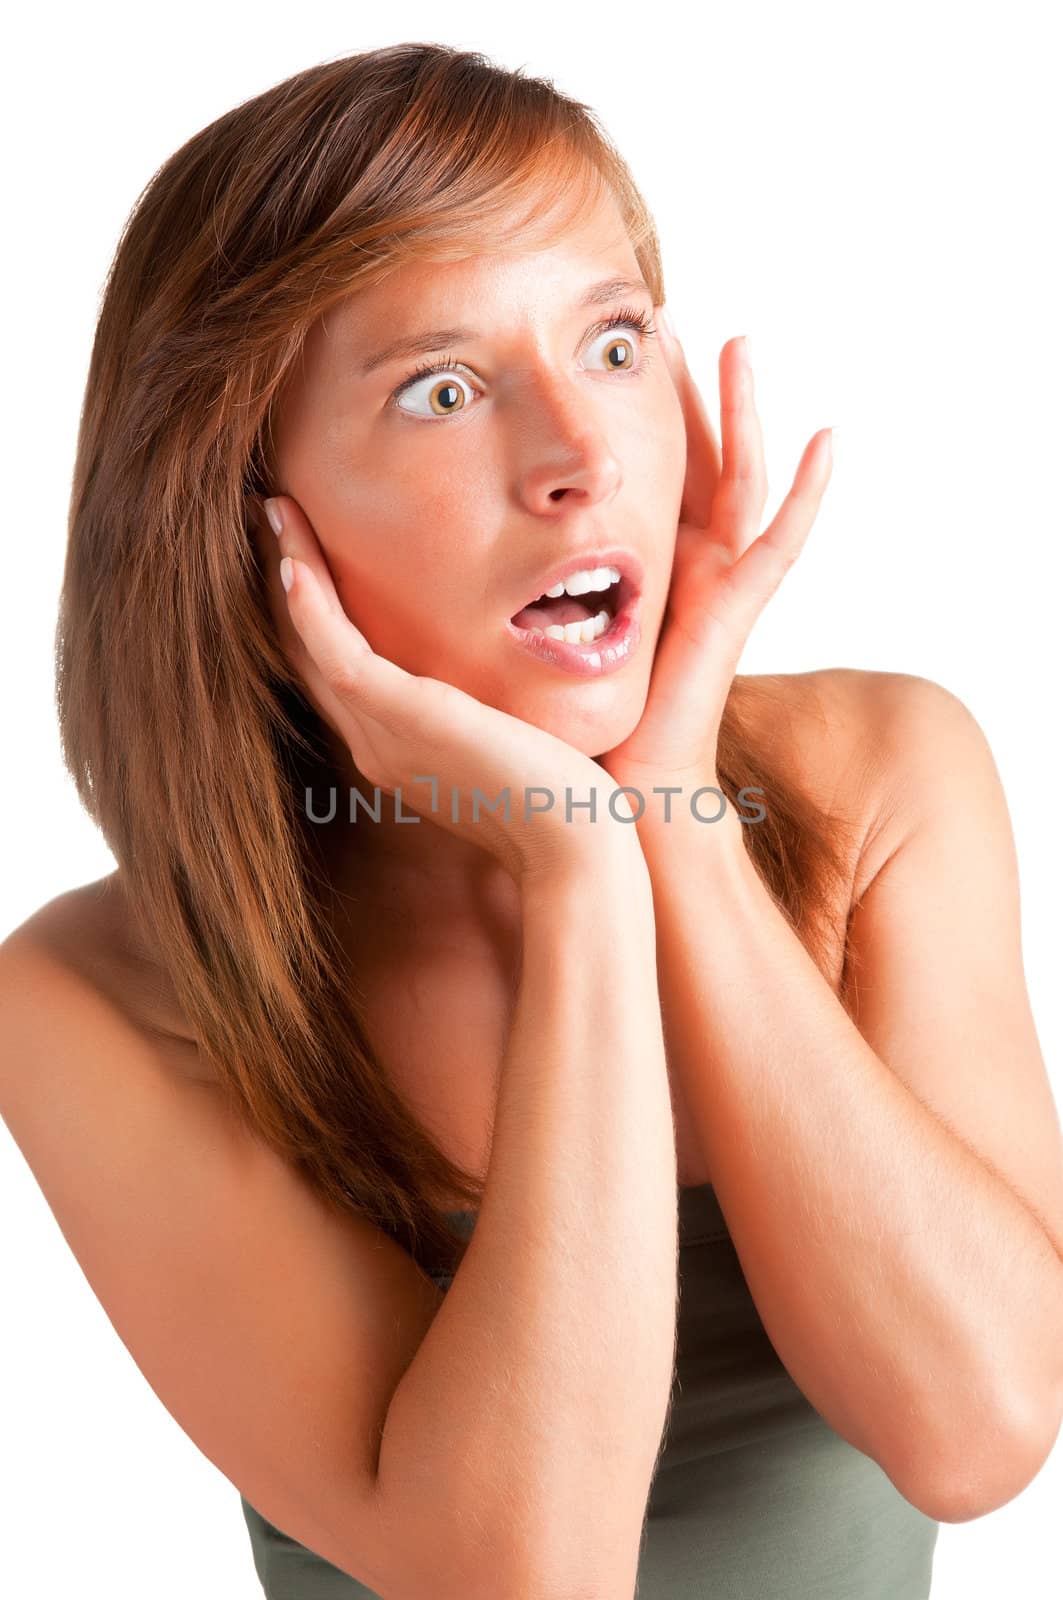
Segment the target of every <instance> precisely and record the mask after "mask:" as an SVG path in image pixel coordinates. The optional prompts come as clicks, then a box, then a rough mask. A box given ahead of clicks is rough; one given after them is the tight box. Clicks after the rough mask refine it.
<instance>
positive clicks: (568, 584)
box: [540, 567, 620, 600]
mask: <svg viewBox="0 0 1063 1600" xmlns="http://www.w3.org/2000/svg"><path fill="white" fill-rule="evenodd" d="M619 582H620V569H619V568H618V567H583V568H581V569H580V571H579V572H570V573H569V575H568V577H567V578H562V580H561V582H560V583H555V584H554V586H553V588H552V589H547V590H546V594H545V596H540V598H541V599H542V598H547V597H548V598H549V599H551V600H556V599H557V598H558V596H559V595H562V594H591V593H595V594H596V593H597V592H598V590H599V589H608V588H609V587H610V585H611V584H614V583H619Z"/></svg>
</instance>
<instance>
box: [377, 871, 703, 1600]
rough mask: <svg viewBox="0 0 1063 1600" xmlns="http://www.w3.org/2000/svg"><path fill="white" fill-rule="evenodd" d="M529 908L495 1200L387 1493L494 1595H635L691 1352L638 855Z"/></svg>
mask: <svg viewBox="0 0 1063 1600" xmlns="http://www.w3.org/2000/svg"><path fill="white" fill-rule="evenodd" d="M522 903H523V957H522V970H521V979H520V988H519V994H518V996H517V1000H516V1007H515V1013H514V1020H513V1026H512V1030H511V1034H510V1039H509V1043H508V1047H507V1050H506V1054H505V1058H504V1062H503V1065H502V1071H501V1078H500V1085H499V1092H498V1101H497V1109H496V1116H495V1123H494V1132H493V1141H492V1147H491V1160H490V1166H489V1170H488V1174H487V1177H486V1180H485V1192H484V1196H483V1201H482V1205H481V1208H480V1213H479V1216H478V1220H477V1223H476V1228H475V1232H474V1234H473V1237H472V1239H471V1240H470V1243H469V1245H468V1248H467V1252H466V1255H465V1257H464V1259H463V1261H462V1263H461V1265H460V1266H459V1268H458V1270H457V1272H456V1273H455V1275H454V1279H453V1282H452V1285H451V1288H450V1290H449V1292H448V1294H447V1296H446V1299H445V1301H444V1302H443V1304H442V1306H441V1308H440V1310H439V1312H438V1313H437V1315H436V1318H435V1320H434V1322H433V1323H432V1326H431V1327H430V1329H429V1332H428V1334H427V1335H426V1337H425V1339H424V1340H423V1343H422V1345H421V1347H420V1349H419V1350H418V1353H417V1355H416V1357H415V1359H414V1361H413V1362H412V1363H411V1365H410V1367H409V1369H408V1370H407V1372H406V1373H405V1374H404V1376H403V1378H402V1381H401V1382H400V1384H399V1386H398V1388H397V1390H396V1392H395V1395H394V1397H393V1399H392V1402H391V1406H390V1409H389V1412H388V1416H387V1421H386V1425H385V1430H384V1436H383V1443H382V1449H381V1455H380V1469H379V1476H380V1485H381V1491H382V1496H383V1499H384V1501H385V1502H387V1500H388V1497H391V1498H392V1501H393V1503H394V1505H395V1506H396V1507H397V1506H399V1505H400V1503H401V1512H400V1513H399V1518H398V1520H399V1522H400V1523H401V1524H402V1525H403V1526H404V1527H405V1528H406V1529H410V1528H411V1527H414V1526H418V1527H423V1528H424V1530H425V1533H426V1537H430V1530H431V1528H432V1527H433V1524H434V1523H436V1524H438V1519H439V1517H440V1516H444V1517H447V1518H450V1519H455V1518H456V1519H458V1525H460V1527H461V1529H462V1530H463V1532H464V1534H465V1535H467V1538H468V1541H469V1549H470V1551H472V1552H474V1555H473V1558H472V1566H473V1568H475V1565H476V1563H475V1552H479V1554H480V1556H481V1558H482V1561H483V1562H484V1563H488V1562H490V1563H492V1566H491V1567H488V1566H486V1565H485V1566H484V1569H483V1570H484V1577H485V1578H487V1579H493V1581H491V1582H488V1584H487V1587H488V1588H489V1589H490V1590H491V1592H492V1593H493V1594H494V1596H496V1600H507V1596H508V1595H509V1593H510V1592H511V1591H512V1595H513V1600H517V1593H518V1589H519V1593H520V1595H521V1596H522V1600H529V1597H534V1596H536V1595H539V1594H542V1595H550V1594H555V1593H556V1594H558V1595H560V1594H570V1595H575V1594H579V1595H581V1596H582V1595H594V1596H601V1597H603V1600H605V1597H609V1600H614V1597H615V1600H630V1596H631V1594H632V1593H633V1590H634V1585H635V1580H636V1573H637V1566H638V1552H639V1544H640V1537H641V1532H642V1526H643V1520H644V1514H645V1507H646V1502H647V1498H648V1494H649V1489H650V1486H651V1482H652V1476H653V1470H654V1467H655V1465H656V1459H657V1453H658V1450H659V1446H660V1442H661V1435H662V1431H663V1427H664V1422H665V1419H666V1415H667V1408H668V1400H669V1394H670V1389H671V1381H672V1373H673V1361H674V1353H675V1352H674V1345H675V1320H676V1270H677V1196H676V1158H675V1142H674V1128H673V1124H672V1114H671V1102H670V1095H669V1088H668V1077H667V1071H666V1067H665V1058H664V1041H663V1034H662V1027H661V1016H660V1007H659V1001H658V992H657V983H656V962H655V933H654V926H653V904H652V893H651V890H650V886H649V879H648V876H647V874H646V870H645V864H644V862H643V860H642V857H641V854H640V853H639V852H638V851H637V849H628V848H627V845H626V844H625V845H624V846H623V847H622V848H617V847H615V846H613V845H609V846H607V847H604V848H603V849H602V850H601V851H600V852H597V858H596V859H594V860H590V861H589V862H588V865H587V867H586V869H580V870H578V871H576V872H572V871H570V870H567V869H566V870H565V871H563V872H562V873H560V875H559V876H558V878H557V879H556V881H551V880H550V879H544V880H540V881H537V882H536V883H535V884H534V885H528V886H527V887H526V889H525V890H524V891H523V902H522ZM454 1526H455V1525H454V1523H453V1522H451V1530H452V1531H454ZM451 1542H452V1541H451ZM507 1585H508V1587H507Z"/></svg>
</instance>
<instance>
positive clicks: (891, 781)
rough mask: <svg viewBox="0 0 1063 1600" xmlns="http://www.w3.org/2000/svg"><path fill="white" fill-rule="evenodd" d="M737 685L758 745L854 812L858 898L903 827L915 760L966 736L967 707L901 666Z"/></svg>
mask: <svg viewBox="0 0 1063 1600" xmlns="http://www.w3.org/2000/svg"><path fill="white" fill-rule="evenodd" d="M740 685H741V688H742V691H743V704H744V706H747V707H748V709H747V711H746V715H747V716H748V717H749V718H750V720H751V724H752V725H753V726H754V727H755V729H756V731H757V736H758V739H760V740H761V741H762V746H763V748H764V749H765V750H767V751H769V752H770V754H771V755H772V757H773V758H774V759H776V760H779V761H781V762H783V763H784V764H785V766H786V768H787V771H788V772H789V773H790V774H791V775H792V776H793V777H794V779H795V780H796V781H797V783H798V784H799V785H800V786H801V787H802V789H804V790H805V792H806V793H809V794H811V795H813V796H814V797H815V798H816V799H817V800H819V801H820V802H822V803H823V804H824V805H826V806H828V807H829V808H831V809H834V810H838V811H840V812H842V813H844V814H845V815H846V816H847V817H849V818H850V819H852V822H853V824H854V829H855V837H856V838H857V839H858V840H859V850H858V860H857V861H856V862H855V863H854V882H853V898H854V899H857V898H859V895H860V893H861V892H862V889H863V888H864V887H865V886H866V885H867V884H868V883H870V881H871V880H872V879H873V878H874V876H875V875H876V873H877V872H878V870H879V868H880V867H881V865H882V864H883V862H884V861H885V860H886V859H887V858H888V857H889V855H890V854H891V853H892V851H893V850H894V849H895V848H896V845H897V843H898V842H899V840H900V838H901V837H902V836H903V835H904V832H905V831H906V830H907V829H908V828H909V827H910V826H911V821H912V818H911V815H910V808H911V804H912V803H913V800H914V798H915V796H916V794H917V793H918V792H919V791H918V790H917V788H916V786H915V785H913V784H912V783H911V782H910V781H909V778H910V776H911V774H912V771H913V768H914V767H916V766H918V765H919V764H920V763H921V762H926V761H928V760H931V759H934V753H935V752H936V753H937V759H939V760H940V759H941V756H942V752H943V748H944V746H945V744H946V743H947V741H948V740H949V739H950V738H953V737H955V736H957V735H958V736H960V737H963V736H964V734H965V733H966V734H967V735H968V736H969V734H970V730H971V728H972V727H974V728H977V724H975V723H974V719H973V718H972V716H971V713H970V712H969V711H968V709H967V707H966V706H965V705H964V703H963V701H962V700H960V699H959V698H958V697H957V696H956V695H955V694H953V693H952V691H951V690H949V689H947V688H945V687H944V686H943V685H942V684H939V683H936V682H934V680H933V679H930V678H923V677H920V676H918V675H917V674H913V673H907V672H879V671H871V670H869V669H865V668H858V667H824V668H821V669H819V670H817V671H814V672H799V673H762V674H757V675H752V676H750V677H747V678H744V679H740Z"/></svg>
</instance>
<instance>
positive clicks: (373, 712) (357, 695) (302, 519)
mask: <svg viewBox="0 0 1063 1600" xmlns="http://www.w3.org/2000/svg"><path fill="white" fill-rule="evenodd" d="M274 504H275V505H276V507H277V510H278V511H279V512H280V514H281V517H282V527H281V532H280V535H279V536H278V546H279V551H280V554H281V556H282V558H283V561H286V562H289V563H290V566H289V567H288V568H287V571H288V576H289V577H290V579H291V583H290V587H288V588H287V589H286V591H285V592H286V598H287V605H288V614H289V616H290V617H291V620H292V624H293V626H294V628H295V630H296V632H297V633H298V635H299V638H300V639H301V640H302V643H303V646H304V648H305V650H306V652H307V656H308V658H309V661H308V668H309V670H307V672H306V676H307V679H308V683H309V684H310V687H312V688H313V689H314V690H315V693H317V694H319V695H321V694H322V692H323V694H324V697H325V700H326V703H327V704H328V706H329V708H330V709H331V710H332V711H333V714H334V715H335V714H339V715H340V716H345V717H346V718H347V721H346V723H345V724H344V730H343V731H344V733H345V736H346V735H347V734H348V733H350V734H351V735H352V736H357V733H358V731H359V730H358V727H357V725H356V724H352V723H351V722H350V718H351V717H352V716H359V715H362V716H370V717H372V718H373V719H374V720H375V721H378V722H384V723H386V724H388V725H390V726H394V725H395V723H396V722H397V721H398V720H399V719H401V718H402V716H403V715H404V713H406V712H407V711H408V707H409V700H410V693H411V687H412V684H413V682H414V679H413V678H412V676H411V674H410V673H408V672H406V671H404V669H403V668H402V667H400V666H398V665H397V664H396V663H395V662H394V661H389V660H388V658H387V657H386V656H381V655H378V654H377V653H376V651H374V650H373V649H372V647H371V646H370V644H369V642H368V640H367V639H366V638H365V636H364V634H363V633H362V632H361V631H360V630H359V629H358V628H357V627H355V625H354V623H353V622H352V621H351V619H350V617H349V616H348V615H347V613H346V611H345V610H344V609H343V606H342V605H341V603H340V599H339V596H338V595H337V593H336V588H335V585H334V584H333V581H332V575H331V573H330V572H329V569H328V565H327V563H326V561H325V558H324V555H323V553H322V551H321V547H320V544H319V542H318V540H317V536H316V534H315V533H314V531H313V529H312V528H311V526H310V523H309V521H308V519H307V518H306V516H305V514H304V513H303V511H302V509H301V507H300V506H299V505H298V504H297V502H295V501H294V500H292V499H291V498H290V497H289V496H283V497H280V499H279V502H278V501H275V502H274Z"/></svg>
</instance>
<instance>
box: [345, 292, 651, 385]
mask: <svg viewBox="0 0 1063 1600" xmlns="http://www.w3.org/2000/svg"><path fill="white" fill-rule="evenodd" d="M632 294H645V295H649V296H650V298H651V299H652V298H653V296H652V293H651V290H650V287H649V284H647V283H646V282H645V281H644V279H642V278H603V279H602V281H601V283H595V284H593V285H592V286H591V288H589V289H588V290H587V293H586V294H585V295H584V296H583V298H582V300H580V301H578V302H577V305H578V306H579V307H583V306H596V305H602V304H604V303H605V302H607V301H609V300H615V299H616V298H617V297H618V296H619V295H632ZM478 338H479V334H478V333H477V332H476V329H475V328H429V329H426V330H425V332H423V333H415V334H413V335H411V336H409V337H406V338H402V339H393V340H392V341H391V343H390V344H386V345H384V346H383V347H382V348H381V349H380V350H377V351H376V352H375V354H373V355H371V356H370V357H369V359H368V360H367V361H366V363H365V365H364V366H363V368H362V377H363V378H368V377H369V375H370V373H373V372H375V371H376V369H377V368H378V367H383V366H386V365H387V363H388V362H389V361H397V360H398V359H399V358H400V357H405V356H418V355H424V354H427V353H428V352H429V351H432V350H442V349H444V348H445V347H446V346H447V345H451V344H460V343H461V342H462V341H463V340H468V339H478Z"/></svg>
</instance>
